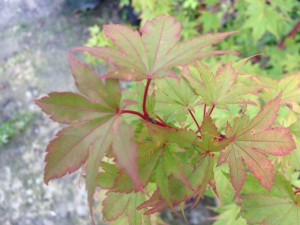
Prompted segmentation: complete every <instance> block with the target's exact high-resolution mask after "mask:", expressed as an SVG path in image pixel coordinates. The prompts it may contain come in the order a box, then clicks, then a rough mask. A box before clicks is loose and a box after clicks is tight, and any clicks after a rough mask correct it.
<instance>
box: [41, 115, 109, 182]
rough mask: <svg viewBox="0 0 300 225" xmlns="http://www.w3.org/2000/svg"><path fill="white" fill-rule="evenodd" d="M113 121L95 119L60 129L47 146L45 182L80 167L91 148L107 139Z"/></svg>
mask: <svg viewBox="0 0 300 225" xmlns="http://www.w3.org/2000/svg"><path fill="white" fill-rule="evenodd" d="M111 123H112V120H111V119H108V120H105V119H95V120H91V121H88V122H84V123H79V124H75V125H73V126H69V127H66V128H64V129H62V130H61V131H59V132H58V133H57V134H56V138H55V139H53V140H52V141H51V142H50V143H49V145H48V146H47V155H46V158H45V162H46V166H45V176H44V179H45V182H46V183H48V182H49V181H50V180H51V179H54V178H59V177H62V176H64V175H65V174H67V173H72V172H74V171H76V170H77V169H79V168H80V166H82V164H83V163H84V162H85V161H86V160H87V158H88V155H89V153H90V151H91V149H93V148H94V147H95V146H98V143H99V142H101V141H102V139H105V134H106V133H107V131H108V130H109V129H110V126H111ZM99 135H100V136H99ZM101 138H102V139H101ZM97 150H98V149H97Z"/></svg>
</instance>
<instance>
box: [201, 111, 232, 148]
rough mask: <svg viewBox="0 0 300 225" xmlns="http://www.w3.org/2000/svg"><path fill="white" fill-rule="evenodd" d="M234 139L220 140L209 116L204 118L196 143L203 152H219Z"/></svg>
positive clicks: (219, 135)
mask: <svg viewBox="0 0 300 225" xmlns="http://www.w3.org/2000/svg"><path fill="white" fill-rule="evenodd" d="M233 139H234V137H231V138H222V137H221V134H220V133H219V131H218V128H217V127H216V125H215V124H214V123H213V121H212V119H211V117H210V116H205V117H204V119H203V122H202V125H201V139H200V140H199V141H198V142H197V144H198V146H199V148H200V149H201V150H202V151H203V152H207V151H209V152H219V151H221V150H223V149H225V148H226V147H227V146H228V145H229V144H230V142H231V141H232V140H233Z"/></svg>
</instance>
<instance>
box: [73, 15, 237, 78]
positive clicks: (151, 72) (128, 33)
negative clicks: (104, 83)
mask: <svg viewBox="0 0 300 225" xmlns="http://www.w3.org/2000/svg"><path fill="white" fill-rule="evenodd" d="M104 33H105V34H106V36H107V37H108V38H110V39H111V41H112V42H113V43H114V44H115V46H116V47H117V49H113V48H109V47H78V48H74V49H73V50H71V52H70V54H72V52H74V51H83V52H87V53H89V54H91V55H93V56H95V57H97V58H101V59H103V60H105V61H107V62H109V63H111V64H114V67H111V68H110V69H109V70H108V71H107V72H106V74H105V77H110V78H116V79H124V80H143V79H152V78H157V77H165V76H175V74H174V72H173V70H172V69H173V68H174V67H176V66H180V65H185V64H187V63H189V62H192V61H194V60H195V59H201V58H206V57H209V56H213V55H220V54H227V53H232V54H235V53H234V52H230V51H214V50H213V51H209V50H207V49H206V48H207V47H209V46H211V45H213V44H216V43H218V42H220V41H221V40H223V39H224V38H226V37H227V36H229V35H231V34H233V33H235V32H227V33H216V34H207V35H203V36H200V37H197V38H194V39H191V40H190V41H188V42H184V43H178V42H179V40H180V33H181V25H180V23H178V22H176V20H175V19H174V18H173V17H171V16H167V15H161V16H159V17H156V18H154V19H152V20H150V21H147V22H146V23H145V25H144V26H143V27H142V28H141V29H140V32H138V31H134V30H132V29H130V28H128V27H125V26H121V25H114V24H111V25H105V26H104Z"/></svg>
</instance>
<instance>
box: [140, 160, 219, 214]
mask: <svg viewBox="0 0 300 225" xmlns="http://www.w3.org/2000/svg"><path fill="white" fill-rule="evenodd" d="M214 165H215V163H214V159H213V157H212V156H211V155H210V154H201V155H200V156H199V158H198V159H197V161H196V163H195V166H194V168H192V167H191V166H188V165H185V170H186V171H185V172H186V178H187V181H188V182H189V184H190V186H191V187H192V188H193V189H192V190H191V188H190V187H189V186H187V185H186V184H184V182H182V181H180V180H178V179H176V178H175V177H174V176H169V177H165V176H164V174H163V172H161V171H157V173H158V174H156V179H157V180H156V182H158V183H159V185H158V188H157V189H156V191H155V192H154V193H153V194H152V195H151V197H150V198H149V199H148V200H147V201H145V202H143V203H142V204H141V205H139V206H138V207H137V209H143V208H150V209H148V210H147V211H146V212H145V215H149V214H153V213H155V212H158V211H160V210H162V209H164V208H167V207H169V206H170V205H172V206H176V205H178V204H180V203H181V202H183V201H185V200H188V199H190V198H192V197H194V196H195V195H196V201H195V202H194V205H195V204H196V203H197V202H198V201H199V200H200V198H201V196H203V194H204V192H205V190H206V188H207V186H208V184H209V183H210V182H211V180H212V179H213V167H214ZM157 169H162V167H161V166H158V167H157ZM163 179H166V180H165V182H164V180H163Z"/></svg>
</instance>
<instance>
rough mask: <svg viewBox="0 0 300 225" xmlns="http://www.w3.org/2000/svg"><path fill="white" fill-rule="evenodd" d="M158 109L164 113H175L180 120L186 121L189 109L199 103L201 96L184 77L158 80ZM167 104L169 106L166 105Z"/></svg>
mask: <svg viewBox="0 0 300 225" xmlns="http://www.w3.org/2000/svg"><path fill="white" fill-rule="evenodd" d="M155 84H156V87H157V89H158V92H157V101H156V102H157V104H156V110H157V111H158V112H163V113H164V115H175V117H176V118H177V121H178V122H181V121H185V119H186V118H185V117H186V115H187V114H188V109H192V108H194V107H195V106H196V105H197V102H198V100H199V97H198V96H197V95H196V94H195V93H194V91H193V90H192V89H191V87H190V85H189V84H188V82H187V81H186V80H185V79H184V78H180V79H172V78H165V79H160V80H156V82H155ZM166 106H167V107H166Z"/></svg>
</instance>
